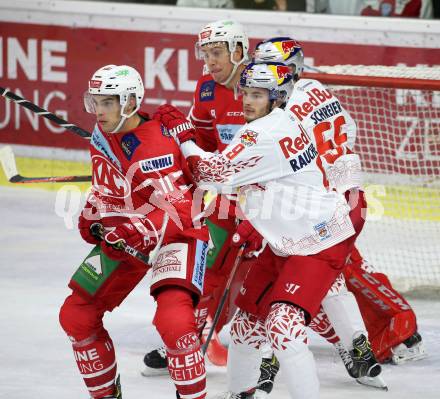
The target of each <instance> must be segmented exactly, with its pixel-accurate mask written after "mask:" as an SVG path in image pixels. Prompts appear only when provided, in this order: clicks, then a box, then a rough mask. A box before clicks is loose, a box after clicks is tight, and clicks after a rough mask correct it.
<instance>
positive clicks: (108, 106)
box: [83, 91, 120, 114]
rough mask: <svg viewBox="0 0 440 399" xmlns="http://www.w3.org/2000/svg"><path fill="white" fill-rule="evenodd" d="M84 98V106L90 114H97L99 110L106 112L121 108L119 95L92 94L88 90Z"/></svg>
mask: <svg viewBox="0 0 440 399" xmlns="http://www.w3.org/2000/svg"><path fill="white" fill-rule="evenodd" d="M83 100H84V107H85V109H86V111H87V112H88V113H89V114H96V113H97V111H98V110H99V111H100V112H102V113H106V114H107V113H111V112H115V111H118V112H119V110H120V104H119V99H118V96H109V95H105V94H103V95H102V94H90V93H89V92H88V91H86V92H85V93H84V96H83Z"/></svg>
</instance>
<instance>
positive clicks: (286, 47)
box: [281, 40, 301, 54]
mask: <svg viewBox="0 0 440 399" xmlns="http://www.w3.org/2000/svg"><path fill="white" fill-rule="evenodd" d="M296 47H301V45H300V44H299V43H298V42H297V41H296V40H286V41H284V42H281V48H282V50H283V52H284V54H285V53H291V52H292V51H293V49H294V48H296Z"/></svg>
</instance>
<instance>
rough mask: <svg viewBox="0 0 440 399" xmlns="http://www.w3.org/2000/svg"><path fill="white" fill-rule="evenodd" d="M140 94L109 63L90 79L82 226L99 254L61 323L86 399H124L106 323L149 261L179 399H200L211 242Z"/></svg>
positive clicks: (171, 149) (182, 167)
mask: <svg viewBox="0 0 440 399" xmlns="http://www.w3.org/2000/svg"><path fill="white" fill-rule="evenodd" d="M143 97H144V86H143V83H142V79H141V77H140V75H139V73H138V72H137V71H136V70H135V69H133V68H131V67H129V66H125V65H122V66H115V65H107V66H105V67H102V68H100V69H99V70H98V71H96V72H95V73H94V74H93V76H92V78H91V79H90V81H89V87H88V92H87V93H86V94H85V99H84V100H85V106H86V110H87V111H88V112H91V113H93V114H95V116H96V121H97V124H96V126H95V128H94V131H93V134H92V138H91V141H90V154H91V161H92V175H93V180H92V190H91V193H90V195H89V197H88V199H87V203H86V205H85V207H84V210H83V211H82V213H81V215H80V217H79V223H78V227H79V231H80V233H81V236H82V238H83V239H84V240H85V241H86V242H88V243H90V244H93V245H95V247H94V249H93V251H92V252H91V253H90V255H89V256H88V257H87V258H86V260H85V261H84V262H83V263H82V264H81V265H80V267H79V268H78V270H77V271H76V272H75V274H74V275H73V277H72V279H71V281H70V283H69V286H70V288H72V294H71V295H70V296H68V297H67V299H66V300H65V302H64V304H63V305H62V307H61V310H60V323H61V326H62V328H63V329H64V331H65V332H66V334H67V335H68V336H69V338H70V340H71V342H72V347H73V353H74V358H75V360H76V363H77V365H78V369H79V372H80V374H81V376H82V378H83V379H84V383H85V385H86V388H87V389H88V392H89V395H90V396H91V397H92V398H95V399H103V398H106V399H115V398H117V399H120V398H121V397H122V396H121V395H122V394H121V386H120V382H119V377H118V376H117V374H118V373H117V362H116V357H115V349H114V345H113V342H112V340H111V338H110V335H109V333H108V332H107V330H106V329H105V328H104V325H103V316H104V314H105V312H110V311H112V310H113V309H114V308H116V307H117V306H119V305H120V304H121V302H122V301H123V300H124V298H125V297H126V296H127V295H128V294H129V293H130V291H131V290H132V289H133V288H134V287H135V286H136V285H137V284H138V283H139V281H140V280H141V279H142V278H143V277H144V276H145V274H146V272H147V270H148V269H149V268H150V264H151V268H152V280H151V295H152V296H153V297H154V298H155V300H156V302H157V310H156V314H155V316H154V321H153V322H154V324H155V326H156V329H157V331H158V332H159V334H160V335H161V337H162V340H163V342H164V344H165V348H166V353H167V356H168V371H169V373H170V376H171V379H172V381H173V383H174V384H175V386H176V390H177V397H178V398H182V399H185V398H186V399H203V398H205V396H206V372H205V364H204V358H203V354H202V351H201V349H200V342H199V336H198V330H197V328H196V323H195V317H194V306H195V304H196V303H197V301H198V299H199V296H200V294H201V292H202V290H203V280H204V270H205V259H206V251H207V245H208V244H207V242H206V241H205V240H206V238H207V237H206V234H205V233H204V231H203V230H201V229H198V228H195V227H194V226H193V223H192V218H191V205H192V191H191V190H190V184H191V180H190V178H189V174H188V170H187V167H186V163H185V161H184V158H183V157H182V155H181V152H180V151H179V148H178V146H177V145H176V143H175V142H174V140H173V138H171V137H170V136H169V135H167V134H166V133H165V131H164V130H163V128H162V127H161V126H160V124H159V123H158V122H156V121H154V120H151V119H150V118H149V117H148V115H147V114H145V113H143V112H141V111H139V108H140V106H141V104H142V100H143ZM167 220H168V221H167ZM137 251H138V252H140V253H143V254H145V255H149V256H150V259H149V262H148V264H147V263H145V262H144V261H141V260H139V259H138V258H135V257H133V254H136V252H137ZM151 395H153V396H154V394H152V393H150V395H149V396H150V397H151ZM147 396H148V395H147Z"/></svg>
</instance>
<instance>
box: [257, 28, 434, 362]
mask: <svg viewBox="0 0 440 399" xmlns="http://www.w3.org/2000/svg"><path fill="white" fill-rule="evenodd" d="M254 62H257V63H258V62H280V63H283V64H284V65H287V66H289V67H291V68H292V72H293V74H294V82H295V83H294V89H293V92H292V95H291V97H290V99H289V101H288V104H287V106H286V110H287V112H289V113H290V115H291V116H292V117H294V118H295V120H296V121H297V122H298V123H301V124H302V125H303V126H304V128H305V130H306V131H307V132H308V134H309V135H311V136H314V138H315V141H316V145H317V147H316V149H317V151H318V153H319V155H320V159H321V163H322V166H323V168H324V169H325V170H326V175H327V178H328V180H327V182H326V185H327V186H328V188H329V189H330V190H332V189H334V190H337V191H338V192H340V193H343V192H345V191H346V190H349V189H350V188H352V187H359V186H360V160H359V157H358V155H357V154H354V153H353V147H354V145H355V141H356V133H357V127H356V123H355V121H354V120H353V118H352V117H351V116H350V114H349V113H348V112H347V110H346V109H344V107H343V105H342V104H341V103H340V101H339V100H338V98H337V97H336V96H335V95H334V94H333V93H332V92H331V91H330V90H329V89H328V88H327V87H325V86H324V85H322V84H321V82H319V81H317V80H315V79H303V78H301V74H302V72H303V67H304V54H303V50H302V47H301V45H300V43H298V42H297V41H296V40H294V39H293V38H291V37H277V38H272V39H268V40H265V41H263V42H260V43H258V44H257V46H256V49H255V54H254ZM372 134H374V132H372ZM349 263H350V264H349V266H348V267H347V268H346V269H345V270H344V275H345V279H346V282H347V287H348V289H349V290H350V291H351V292H352V293H353V294H354V295H355V297H356V299H357V302H358V304H359V308H360V310H361V313H362V316H363V319H364V322H365V324H366V327H367V330H368V333H369V339H370V341H371V344H372V349H373V352H374V354H375V356H376V357H377V359H378V360H379V361H381V362H386V361H392V362H393V363H395V364H400V363H403V362H406V361H409V360H418V359H422V358H424V357H426V350H425V347H424V345H423V342H422V338H421V336H420V334H419V333H418V332H417V322H416V316H415V313H414V311H413V310H412V308H411V306H410V305H409V304H408V302H407V301H406V300H405V299H404V298H403V297H402V295H401V294H399V293H398V292H397V291H396V290H395V289H394V288H393V287H392V285H391V283H390V281H389V280H388V278H387V276H386V275H385V274H383V273H379V272H378V271H377V270H375V269H374V267H373V266H372V265H371V264H369V263H368V262H367V261H366V260H365V259H363V258H362V256H361V254H360V253H359V251H358V249H357V248H354V249H353V251H352V253H351V255H350V260H349ZM365 290H368V292H369V293H370V294H369V295H368V296H365V295H364V294H362V292H363V291H365ZM384 291H386V292H391V293H392V295H388V296H387V295H385V294H384ZM393 298H398V299H399V300H393ZM379 303H380V304H381V303H386V307H382V306H379V305H378V304H379ZM341 338H342V337H341Z"/></svg>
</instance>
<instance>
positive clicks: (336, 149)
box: [313, 115, 347, 164]
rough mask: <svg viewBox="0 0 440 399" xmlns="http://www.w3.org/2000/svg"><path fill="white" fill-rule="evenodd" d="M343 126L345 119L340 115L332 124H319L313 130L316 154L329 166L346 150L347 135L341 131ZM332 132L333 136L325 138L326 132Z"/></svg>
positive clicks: (327, 122)
mask: <svg viewBox="0 0 440 399" xmlns="http://www.w3.org/2000/svg"><path fill="white" fill-rule="evenodd" d="M343 125H345V118H344V117H343V116H342V115H340V116H338V117H337V118H336V119H335V120H334V121H333V122H329V121H326V122H321V123H319V124H318V125H316V126H315V127H314V128H313V134H314V135H315V140H316V146H317V147H318V148H317V149H318V153H319V155H321V156H322V157H323V158H324V159H325V160H326V161H327V162H328V163H329V164H333V163H334V162H335V161H336V159H338V158H339V157H340V156H341V155H342V154H345V153H346V151H347V148H346V146H345V143H346V142H347V134H346V133H344V132H343V131H342V126H343ZM329 130H333V136H332V137H330V138H328V134H327V138H326V132H328V131H329Z"/></svg>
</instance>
